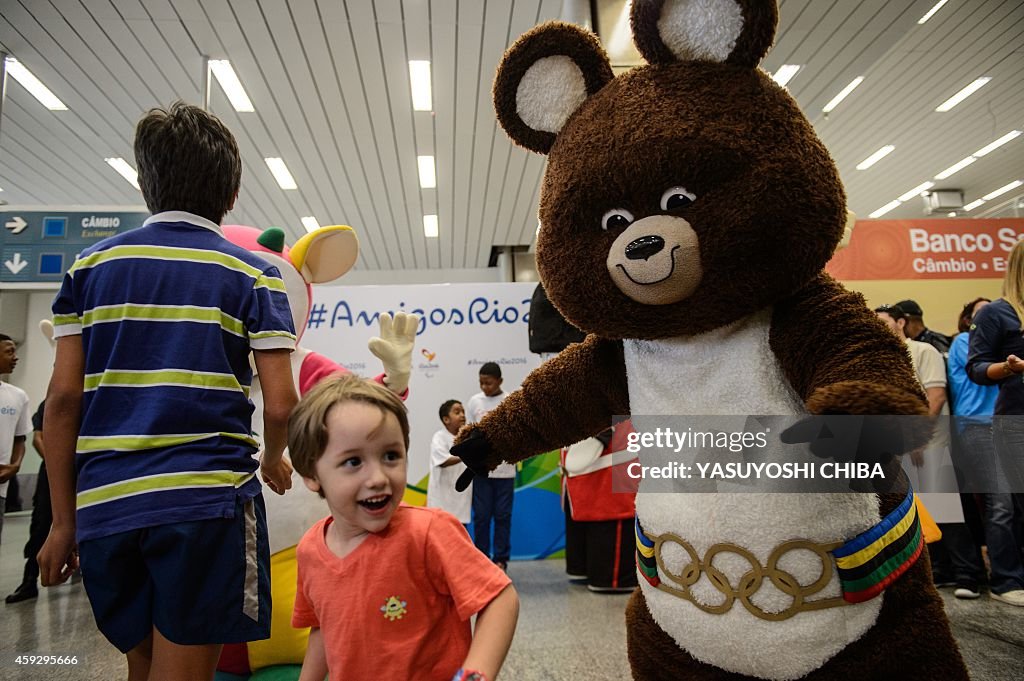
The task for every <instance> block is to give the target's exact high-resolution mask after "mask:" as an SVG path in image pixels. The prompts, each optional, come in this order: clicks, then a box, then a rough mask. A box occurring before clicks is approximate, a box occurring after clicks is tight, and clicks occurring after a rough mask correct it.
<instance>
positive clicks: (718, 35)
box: [453, 0, 967, 681]
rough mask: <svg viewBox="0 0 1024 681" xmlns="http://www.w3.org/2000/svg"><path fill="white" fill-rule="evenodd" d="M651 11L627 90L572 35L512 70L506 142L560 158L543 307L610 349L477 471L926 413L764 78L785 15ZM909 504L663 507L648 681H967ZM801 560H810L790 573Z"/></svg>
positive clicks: (823, 160)
mask: <svg viewBox="0 0 1024 681" xmlns="http://www.w3.org/2000/svg"><path fill="white" fill-rule="evenodd" d="M631 11H632V30H633V36H634V42H635V43H636V46H637V48H638V49H639V51H640V53H641V54H642V55H643V57H644V58H645V59H646V60H647V62H648V64H649V65H647V66H643V67H640V68H636V69H634V70H632V71H629V72H627V73H624V74H622V75H619V76H618V77H614V76H613V74H612V70H611V66H610V64H609V61H608V58H607V56H606V55H605V53H604V52H603V50H602V49H601V47H600V45H599V43H598V42H597V40H596V38H595V37H594V36H593V35H592V34H590V33H588V32H586V31H584V30H581V29H580V28H578V27H576V26H572V25H568V24H561V23H551V24H546V25H543V26H540V27H537V28H535V29H533V30H531V31H530V32H529V33H527V34H526V35H524V36H523V37H521V38H520V39H519V40H518V41H517V42H516V44H515V45H513V47H512V48H510V49H509V51H508V52H507V53H506V55H505V57H504V60H503V61H502V63H501V65H500V67H499V69H498V73H497V77H496V80H495V84H494V100H495V107H496V109H497V114H498V119H499V121H500V123H501V125H502V127H503V128H504V129H505V131H506V132H507V133H508V135H509V136H510V137H511V138H512V139H513V140H514V141H515V142H517V143H519V144H521V145H522V146H524V147H526V148H528V149H530V150H532V151H535V152H538V153H542V154H547V155H548V164H547V170H546V172H545V176H544V181H543V186H542V193H541V201H540V222H541V229H540V234H539V236H538V240H537V264H538V268H539V271H540V274H541V278H542V281H543V283H544V287H545V289H546V290H547V293H548V296H549V297H550V299H551V301H552V302H553V303H554V304H555V306H556V307H557V308H558V309H559V311H561V312H562V314H563V315H564V316H565V317H566V318H567V319H568V320H569V321H570V322H572V323H573V324H574V325H576V326H578V327H579V328H580V329H582V330H584V331H586V332H587V333H588V334H589V335H588V336H587V338H586V340H585V341H584V342H582V343H579V344H577V345H573V346H571V347H569V348H568V349H566V350H565V351H564V352H562V353H561V354H560V355H558V356H557V357H555V358H554V359H552V360H549V361H548V362H546V363H545V364H544V365H542V366H541V367H540V368H539V369H537V370H535V371H534V372H533V373H532V374H531V375H530V376H529V377H528V378H527V380H526V381H524V383H523V385H522V388H521V389H520V390H519V391H517V392H515V393H513V394H511V395H509V396H508V397H507V398H506V399H505V401H504V402H503V403H502V404H501V405H500V406H499V407H497V408H496V409H495V410H494V411H492V412H491V413H490V414H488V415H487V417H486V418H484V419H483V420H482V421H481V422H480V423H479V424H477V425H476V426H469V427H467V429H465V430H464V431H463V432H462V433H460V437H459V444H458V445H457V446H456V448H455V449H454V450H453V454H456V455H458V456H460V457H462V459H463V461H464V462H465V463H466V464H467V465H468V466H469V467H470V471H471V472H475V473H476V474H482V473H483V472H485V471H487V470H489V469H491V468H493V467H494V466H496V465H497V464H498V463H499V462H500V461H503V460H504V461H518V460H521V459H523V458H525V457H527V456H533V455H536V454H537V453H540V452H544V451H549V450H551V449H552V448H554V447H557V446H562V445H566V444H569V443H573V442H577V441H579V440H581V439H583V438H585V437H589V436H592V435H593V434H595V433H597V432H599V431H601V430H603V429H605V428H607V427H608V426H609V425H610V424H611V422H612V417H613V416H614V415H626V414H633V415H634V426H636V427H637V429H638V430H639V429H640V428H639V426H638V424H637V422H636V418H635V417H636V416H637V415H652V416H654V415H756V414H776V415H787V414H789V415H799V414H854V415H868V414H923V413H925V408H924V396H923V393H922V391H921V389H920V388H919V387H918V385H917V382H916V380H915V377H914V374H913V371H912V369H911V366H910V361H909V358H908V356H907V352H906V349H905V348H904V347H903V344H902V343H901V342H900V341H899V340H898V339H896V338H895V337H894V336H893V335H892V334H891V333H890V332H888V331H887V330H886V329H884V328H883V327H882V326H881V324H880V323H879V322H878V320H877V319H875V318H874V315H873V314H872V313H871V312H870V311H869V310H868V309H867V307H866V305H865V302H864V299H863V298H862V297H861V296H860V295H857V294H853V293H850V292H847V291H846V290H844V289H843V287H842V286H840V285H839V284H838V283H837V282H836V281H834V280H833V279H831V278H830V277H829V276H828V275H826V274H825V273H824V272H823V267H824V265H825V263H826V262H827V261H828V260H829V258H830V256H831V254H832V253H833V251H834V250H835V248H836V245H837V244H838V243H839V241H840V238H841V236H842V234H843V227H844V224H845V223H846V213H845V196H844V193H843V189H842V183H841V182H840V180H839V176H838V172H837V170H836V167H835V165H834V164H833V162H832V160H831V158H830V157H829V155H828V152H827V151H826V150H825V148H824V147H823V146H822V144H821V143H820V141H819V140H818V139H817V137H816V136H815V134H814V131H813V129H812V127H811V125H810V123H809V122H808V121H807V120H806V119H805V118H804V116H803V115H802V114H801V112H800V110H799V108H798V107H797V104H796V102H795V101H794V100H793V99H792V98H791V97H790V96H789V94H788V93H787V92H786V91H785V90H784V89H783V88H781V87H779V86H778V85H777V84H775V83H774V82H773V81H772V80H771V77H770V76H769V75H768V74H767V73H765V72H764V71H761V70H759V69H758V68H757V65H758V63H759V62H760V61H761V59H762V58H763V56H764V55H765V53H766V52H767V51H768V48H769V47H770V45H771V44H772V40H773V38H774V34H775V28H776V24H777V21H778V10H777V7H776V5H775V3H774V2H771V1H768V0H634V2H633V6H632V10H631ZM898 484H902V485H903V487H902V489H899V490H898V491H897V492H894V493H888V492H887V493H882V494H877V495H876V494H874V493H846V494H809V493H808V494H648V495H645V494H643V488H641V494H639V495H638V496H637V500H636V515H637V525H636V527H637V532H636V534H637V546H638V549H639V550H638V553H637V558H638V572H639V576H640V588H639V589H638V590H637V591H636V592H635V593H634V595H633V598H632V600H631V601H630V605H629V607H628V612H627V638H628V647H629V657H630V664H631V666H632V669H633V675H634V678H637V679H708V680H710V679H714V680H725V679H750V678H758V679H774V680H784V679H801V678H806V679H815V680H826V679H827V680H829V681H838V680H845V679H849V680H850V681H853V680H856V681H867V680H869V679H878V680H882V679H886V680H888V679H903V680H909V679H922V680H924V679H965V678H967V672H966V669H965V667H964V664H963V661H962V659H961V657H960V654H959V652H958V650H957V647H956V644H955V642H954V640H953V638H952V636H951V634H950V629H949V624H948V621H947V619H946V616H945V614H944V612H943V608H942V601H941V599H940V597H939V596H938V593H937V592H936V591H935V589H934V587H933V586H932V584H931V581H930V576H929V570H928V565H927V557H926V556H924V557H922V554H921V540H920V531H919V525H918V524H917V523H916V515H915V514H914V512H913V504H912V503H911V500H910V499H909V498H908V495H907V487H906V479H905V477H903V478H900V481H899V483H898ZM890 530H891V531H890ZM861 539H863V540H864V541H865V542H867V543H865V544H864V545H863V546H865V547H867V548H868V549H869V550H868V551H867V552H859V553H855V554H852V555H850V556H846V557H845V558H844V557H841V556H840V555H839V553H840V552H839V550H838V549H836V550H835V552H830V550H827V549H826V548H825V547H835V546H841V547H849V548H851V549H852V548H855V547H854V546H853V542H854V540H861ZM794 540H800V541H801V543H802V545H803V546H804V547H806V548H805V549H802V550H787V547H788V546H789V542H790V541H794ZM684 546H686V547H689V548H688V549H687V551H688V552H687V551H684V550H681V548H682V547H684ZM723 546H724V547H729V548H727V550H726V552H727V553H729V554H730V555H723V551H722V550H721V549H722V547H723ZM663 548H666V551H665V552H662V550H661V549H663ZM737 548H738V549H739V552H737V551H736V549H737ZM871 551H873V552H874V553H872V554H871V555H867V553H870V552H871ZM780 553H781V554H783V555H781V557H780V555H779V554H780ZM669 554H671V555H669ZM716 554H717V557H716ZM742 556H745V557H742ZM846 558H850V559H851V560H846ZM878 559H883V560H878ZM844 565H846V566H847V568H848V569H847V570H846V575H845V576H843V578H842V580H840V575H838V574H837V570H842V569H844V568H843V566H844ZM780 575H781V577H780ZM851 590H852V591H851ZM806 594H813V596H809V597H807V598H805V597H804V596H805V595H806ZM816 600H820V601H821V602H817V603H813V604H812V603H811V602H810V601H816ZM851 601H858V602H851Z"/></svg>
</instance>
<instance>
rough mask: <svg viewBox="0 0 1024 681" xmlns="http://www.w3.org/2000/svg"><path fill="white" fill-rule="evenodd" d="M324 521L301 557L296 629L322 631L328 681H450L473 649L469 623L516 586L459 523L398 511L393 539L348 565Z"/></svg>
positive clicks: (308, 537)
mask: <svg viewBox="0 0 1024 681" xmlns="http://www.w3.org/2000/svg"><path fill="white" fill-rule="evenodd" d="M331 522H332V519H331V518H330V517H329V516H328V517H327V518H324V519H323V520H321V521H320V522H318V523H317V524H316V525H314V526H313V527H312V528H310V530H309V531H308V532H306V534H305V536H303V537H302V541H300V542H299V546H298V549H297V557H298V560H297V562H298V588H297V589H296V593H295V611H294V612H293V613H292V626H294V627H320V630H321V633H322V635H323V641H324V651H325V652H326V655H327V667H328V669H329V670H330V678H331V681H335V680H340V679H345V681H360V680H361V679H379V678H389V679H409V680H410V681H412V680H417V681H418V680H420V679H422V680H424V681H427V680H429V681H434V680H437V681H450V680H451V678H452V676H453V675H454V674H455V672H456V671H457V670H458V669H459V667H461V666H462V662H463V661H464V660H465V659H466V654H467V653H468V652H469V644H470V642H471V641H472V632H471V631H470V623H469V618H470V617H471V616H473V615H474V614H476V613H478V612H480V611H481V610H482V609H483V608H484V607H485V606H486V605H487V604H488V603H490V602H491V601H492V600H493V599H494V597H495V596H497V595H498V594H499V593H501V591H502V590H503V589H504V588H505V587H506V586H508V584H509V583H510V581H509V578H508V575H506V574H505V573H504V572H502V571H501V569H500V568H498V567H497V566H495V565H494V564H493V563H492V562H491V561H490V560H489V559H488V558H487V556H485V555H484V554H482V553H480V551H478V550H477V548H476V547H475V546H473V542H472V541H470V539H469V535H468V534H467V533H466V529H465V528H464V527H463V526H462V525H461V524H460V523H459V521H458V520H456V519H455V517H454V516H452V515H450V514H449V513H447V512H445V511H442V510H441V509H437V508H420V507H417V506H406V505H405V504H401V505H400V506H399V507H398V509H397V510H396V511H395V514H394V515H393V516H392V517H391V522H390V523H389V524H388V527H387V529H385V530H383V531H382V532H378V533H373V534H370V535H369V536H368V537H366V539H364V540H363V543H362V544H360V545H359V546H358V547H356V549H355V550H353V551H352V552H351V553H349V554H348V555H347V556H345V557H344V558H338V557H337V556H336V555H334V554H333V553H331V550H330V549H329V548H327V542H326V532H327V528H328V526H329V525H330V523H331Z"/></svg>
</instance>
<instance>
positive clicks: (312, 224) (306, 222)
mask: <svg viewBox="0 0 1024 681" xmlns="http://www.w3.org/2000/svg"><path fill="white" fill-rule="evenodd" d="M299 219H300V220H302V226H303V227H305V228H306V231H307V232H315V231H316V230H318V229H320V223H319V222H317V221H316V218H315V217H313V216H312V215H307V216H306V217H304V218H299Z"/></svg>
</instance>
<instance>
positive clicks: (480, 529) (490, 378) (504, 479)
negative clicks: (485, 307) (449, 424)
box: [466, 362, 516, 570]
mask: <svg viewBox="0 0 1024 681" xmlns="http://www.w3.org/2000/svg"><path fill="white" fill-rule="evenodd" d="M501 380H502V379H501V367H499V366H498V365H497V364H496V363H495V362H487V363H486V364H484V365H483V366H482V367H480V390H481V391H482V392H479V393H477V394H476V395H473V397H471V398H469V402H468V403H467V404H466V419H467V420H468V421H469V422H470V423H478V422H479V421H480V420H481V419H482V418H483V417H484V416H485V415H486V414H487V412H489V411H490V410H492V409H494V408H495V407H497V406H498V405H499V404H500V403H501V401H502V400H503V399H505V393H503V392H502V391H501ZM515 478H516V467H515V465H513V464H510V463H502V464H500V465H498V467H497V468H495V469H494V470H493V471H491V472H490V474H489V475H488V476H487V477H486V478H483V477H480V476H477V477H475V478H473V543H474V544H476V547H477V548H478V549H480V550H481V551H482V552H483V553H484V555H486V556H491V558H492V560H494V562H495V563H497V564H498V566H499V567H501V568H502V569H503V570H504V569H507V568H508V559H509V555H511V552H512V546H511V536H512V495H513V493H514V492H515V481H516V480H515ZM492 520H493V521H494V553H493V555H492V554H491V521H492Z"/></svg>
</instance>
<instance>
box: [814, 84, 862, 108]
mask: <svg viewBox="0 0 1024 681" xmlns="http://www.w3.org/2000/svg"><path fill="white" fill-rule="evenodd" d="M863 82H864V76H857V77H856V78H854V79H853V80H851V81H850V84H849V85H847V86H846V87H844V88H843V89H842V90H840V91H839V94H838V95H836V96H835V97H833V98H832V101H830V102H829V103H828V104H826V105H825V107H824V108H823V109H822V111H823V112H824V113H828V112H830V111H832V109H834V108H836V107H837V106H839V102H841V101H843V100H844V99H846V96H847V95H848V94H850V93H851V92H853V91H854V90H855V89H857V86H858V85H860V84H861V83H863Z"/></svg>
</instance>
